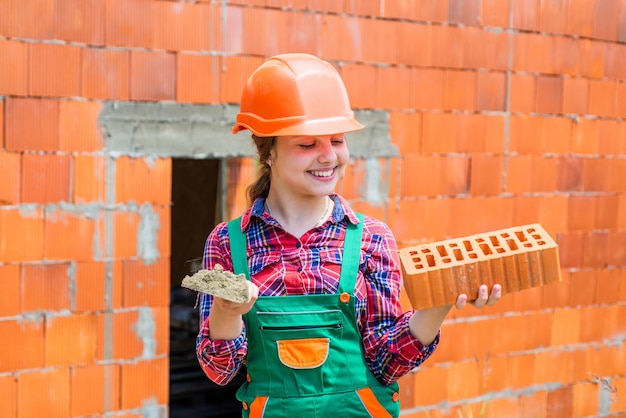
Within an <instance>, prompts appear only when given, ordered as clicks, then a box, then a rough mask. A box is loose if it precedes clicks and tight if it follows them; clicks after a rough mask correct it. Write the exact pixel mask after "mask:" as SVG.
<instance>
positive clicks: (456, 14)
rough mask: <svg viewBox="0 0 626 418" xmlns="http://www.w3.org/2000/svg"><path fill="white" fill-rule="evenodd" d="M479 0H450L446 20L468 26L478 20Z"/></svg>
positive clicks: (477, 22) (475, 23) (475, 24)
mask: <svg viewBox="0 0 626 418" xmlns="http://www.w3.org/2000/svg"><path fill="white" fill-rule="evenodd" d="M480 6H481V0H451V1H450V2H449V4H448V21H449V22H450V23H458V24H463V25H469V26H477V25H478V24H479V22H480Z"/></svg>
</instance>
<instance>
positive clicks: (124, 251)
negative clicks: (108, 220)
mask: <svg viewBox="0 0 626 418" xmlns="http://www.w3.org/2000/svg"><path fill="white" fill-rule="evenodd" d="M113 218H114V219H113V224H114V237H115V248H114V254H115V257H116V258H117V257H119V258H124V257H136V256H137V233H138V228H139V216H138V215H137V214H136V213H132V212H116V213H115V214H114V215H113Z"/></svg>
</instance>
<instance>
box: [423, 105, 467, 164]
mask: <svg viewBox="0 0 626 418" xmlns="http://www.w3.org/2000/svg"><path fill="white" fill-rule="evenodd" d="M459 119H460V116H459V115H454V114H450V113H425V114H424V116H423V124H422V126H423V128H422V129H423V132H422V135H423V143H422V152H424V153H425V154H429V153H449V152H456V151H457V147H456V141H457V138H458V134H459V129H458V127H457V125H458V120H459Z"/></svg>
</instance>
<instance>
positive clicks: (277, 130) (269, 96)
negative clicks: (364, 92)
mask: <svg viewBox="0 0 626 418" xmlns="http://www.w3.org/2000/svg"><path fill="white" fill-rule="evenodd" d="M244 129H248V130H250V131H251V132H252V133H254V134H255V135H257V136H284V135H305V136H320V135H333V134H339V133H346V132H352V131H358V130H359V129H363V125H361V124H360V123H359V122H357V120H356V119H355V118H354V112H353V111H352V109H351V108H350V100H349V99H348V93H347V92H346V87H345V85H344V84H343V80H342V79H341V76H340V75H339V73H338V72H337V70H335V68H334V67H333V66H332V65H330V64H329V63H328V62H326V61H323V60H321V59H319V58H317V57H316V56H313V55H309V54H296V53H292V54H283V55H276V56H274V57H271V58H269V59H268V60H266V61H265V62H264V63H263V64H262V65H261V66H260V67H259V68H257V69H256V71H255V72H254V73H252V75H251V76H250V78H249V79H248V81H247V83H246V85H245V87H244V89H243V93H242V94H241V107H240V109H239V114H237V119H236V122H235V125H234V126H233V133H237V132H239V131H242V130H244Z"/></svg>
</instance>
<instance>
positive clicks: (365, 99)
mask: <svg viewBox="0 0 626 418" xmlns="http://www.w3.org/2000/svg"><path fill="white" fill-rule="evenodd" d="M341 76H342V78H343V80H344V82H345V84H346V90H347V91H348V96H350V104H351V105H352V106H353V107H361V108H375V107H377V106H378V104H377V101H376V100H377V95H376V92H377V89H378V87H377V82H378V68H377V67H375V66H371V65H364V64H356V65H344V66H343V67H341ZM366 80H367V81H366ZM363 83H368V85H369V86H371V87H370V88H368V89H364V88H362V86H363Z"/></svg>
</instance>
